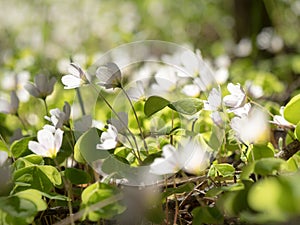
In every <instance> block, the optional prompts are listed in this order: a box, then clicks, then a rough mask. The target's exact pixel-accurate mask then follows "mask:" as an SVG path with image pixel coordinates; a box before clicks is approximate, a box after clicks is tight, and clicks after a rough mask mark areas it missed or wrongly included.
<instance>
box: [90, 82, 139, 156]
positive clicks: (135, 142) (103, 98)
mask: <svg viewBox="0 0 300 225" xmlns="http://www.w3.org/2000/svg"><path fill="white" fill-rule="evenodd" d="M91 85H92V86H93V87H94V88H95V90H96V91H97V92H98V95H99V96H100V97H101V99H102V100H103V101H104V102H105V104H106V105H107V106H108V108H109V109H110V110H111V111H112V112H113V113H114V114H115V115H116V117H117V118H118V120H119V121H120V122H121V123H122V125H123V126H124V127H125V128H126V130H127V131H128V132H129V134H130V136H131V137H132V139H133V141H134V144H135V146H136V149H137V155H138V160H139V161H141V156H140V152H139V146H138V143H137V140H136V138H135V136H134V134H133V133H132V132H131V130H130V129H129V128H128V126H127V124H125V123H124V121H123V120H122V118H121V117H120V116H119V114H118V113H117V112H116V111H115V110H114V109H113V107H112V106H111V104H110V103H109V102H108V101H107V100H106V98H105V97H104V96H103V95H102V93H101V90H100V91H99V90H98V89H97V87H96V86H95V85H93V84H91Z"/></svg>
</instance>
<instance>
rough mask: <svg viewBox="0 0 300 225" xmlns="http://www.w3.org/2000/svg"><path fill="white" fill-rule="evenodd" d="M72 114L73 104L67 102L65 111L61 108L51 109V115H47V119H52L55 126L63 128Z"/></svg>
mask: <svg viewBox="0 0 300 225" xmlns="http://www.w3.org/2000/svg"><path fill="white" fill-rule="evenodd" d="M70 114H71V106H70V105H69V103H67V102H65V104H64V107H63V111H61V110H60V109H58V108H56V109H51V110H50V115H51V116H50V117H49V116H45V119H46V120H48V121H50V122H51V123H52V124H53V125H54V126H55V128H62V127H63V125H64V124H67V123H68V121H69V118H70Z"/></svg>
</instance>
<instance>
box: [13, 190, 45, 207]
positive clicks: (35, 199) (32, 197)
mask: <svg viewBox="0 0 300 225" xmlns="http://www.w3.org/2000/svg"><path fill="white" fill-rule="evenodd" d="M15 196H18V197H20V198H23V199H27V200H29V201H31V202H32V203H34V204H35V206H36V208H37V211H43V210H45V209H47V203H46V202H45V201H44V200H43V199H42V194H41V192H40V191H38V190H34V189H27V190H25V191H21V192H18V193H16V194H15Z"/></svg>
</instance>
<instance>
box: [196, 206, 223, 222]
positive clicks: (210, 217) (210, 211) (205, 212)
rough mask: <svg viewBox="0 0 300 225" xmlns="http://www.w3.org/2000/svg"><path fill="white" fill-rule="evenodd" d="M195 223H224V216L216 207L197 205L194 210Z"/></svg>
mask: <svg viewBox="0 0 300 225" xmlns="http://www.w3.org/2000/svg"><path fill="white" fill-rule="evenodd" d="M192 215H193V224H195V225H201V224H223V223H224V217H223V214H222V213H221V212H220V210H219V209H218V208H216V207H208V206H206V207H197V208H195V209H193V211H192Z"/></svg>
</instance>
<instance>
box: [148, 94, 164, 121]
mask: <svg viewBox="0 0 300 225" xmlns="http://www.w3.org/2000/svg"><path fill="white" fill-rule="evenodd" d="M169 104H170V102H169V101H168V100H167V99H164V98H162V97H159V96H150V97H149V98H148V99H147V100H146V102H145V105H144V113H145V115H146V116H148V117H149V116H152V115H153V114H154V113H156V112H158V111H160V110H162V109H163V108H165V107H166V106H168V105H169Z"/></svg>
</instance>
